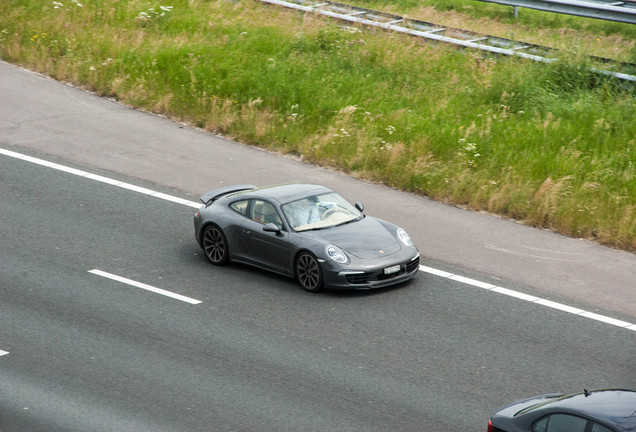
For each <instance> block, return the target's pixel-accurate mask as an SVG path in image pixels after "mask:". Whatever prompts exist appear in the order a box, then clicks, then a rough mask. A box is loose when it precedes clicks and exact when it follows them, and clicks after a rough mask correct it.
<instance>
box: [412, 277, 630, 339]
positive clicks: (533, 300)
mask: <svg viewBox="0 0 636 432" xmlns="http://www.w3.org/2000/svg"><path fill="white" fill-rule="evenodd" d="M420 271H422V272H424V273H430V274H432V275H435V276H439V277H443V278H446V279H450V280H454V281H457V282H461V283H464V284H467V285H471V286H475V287H477V288H483V289H485V290H488V291H492V292H496V293H499V294H504V295H507V296H509V297H514V298H516V299H519V300H524V301H527V302H530V303H535V304H538V305H541V306H545V307H549V308H551V309H556V310H560V311H563V312H567V313H570V314H573V315H578V316H581V317H584V318H589V319H593V320H596V321H600V322H602V323H605V324H610V325H613V326H616V327H621V328H625V329H627V330H632V331H636V324H632V323H629V322H627V321H622V320H618V319H616V318H611V317H608V316H605V315H599V314H596V313H593V312H588V311H586V310H583V309H579V308H576V307H573V306H568V305H564V304H562V303H557V302H554V301H552V300H547V299H542V298H539V297H535V296H532V295H529V294H525V293H522V292H519V291H514V290H511V289H508V288H503V287H499V286H496V285H491V284H489V283H486V282H481V281H478V280H475V279H471V278H467V277H464V276H459V275H455V274H452V273H448V272H445V271H443V270H438V269H435V268H432V267H427V266H424V265H420Z"/></svg>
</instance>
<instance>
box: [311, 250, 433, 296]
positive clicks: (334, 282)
mask: <svg viewBox="0 0 636 432" xmlns="http://www.w3.org/2000/svg"><path fill="white" fill-rule="evenodd" d="M322 264H323V268H322V270H323V277H324V280H325V286H327V287H329V288H338V289H354V290H357V289H359V290H364V289H375V288H383V287H387V286H390V285H395V284H399V283H402V282H406V281H408V280H410V279H412V278H413V277H415V275H416V274H417V272H418V270H419V268H420V254H419V252H416V253H415V256H411V257H409V258H408V259H406V260H401V261H393V262H385V263H382V265H376V266H369V267H360V268H351V269H342V268H340V269H334V268H325V267H326V266H325V263H324V262H323V263H322ZM398 266H399V270H398V271H396V272H393V273H389V274H386V273H385V269H387V268H391V267H398Z"/></svg>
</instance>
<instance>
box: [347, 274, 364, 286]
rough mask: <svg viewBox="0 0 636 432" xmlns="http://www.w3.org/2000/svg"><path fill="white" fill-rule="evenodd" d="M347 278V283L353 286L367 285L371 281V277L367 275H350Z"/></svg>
mask: <svg viewBox="0 0 636 432" xmlns="http://www.w3.org/2000/svg"><path fill="white" fill-rule="evenodd" d="M345 278H346V279H347V282H348V283H350V284H351V285H360V284H365V283H367V282H368V281H369V275H368V274H366V273H360V274H348V275H346V276H345Z"/></svg>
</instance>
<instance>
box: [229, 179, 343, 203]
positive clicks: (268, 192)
mask: <svg viewBox="0 0 636 432" xmlns="http://www.w3.org/2000/svg"><path fill="white" fill-rule="evenodd" d="M328 192H333V191H332V190H331V189H329V188H327V187H325V186H320V185H316V184H307V183H291V184H283V185H274V186H265V187H261V188H256V189H251V190H248V191H244V192H239V193H236V194H233V195H231V196H232V197H236V196H240V195H245V196H261V197H266V198H270V199H271V200H275V201H278V202H279V203H281V204H284V203H288V202H291V201H295V200H297V199H301V198H304V197H306V196H310V195H316V194H322V193H328Z"/></svg>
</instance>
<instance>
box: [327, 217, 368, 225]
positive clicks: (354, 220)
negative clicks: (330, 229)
mask: <svg viewBox="0 0 636 432" xmlns="http://www.w3.org/2000/svg"><path fill="white" fill-rule="evenodd" d="M363 217H364V215H362V216H358V217H357V218H355V219H349V220H348V221H344V222H340V223H339V224H337V225H333V226H334V227H339V226H342V225H346V224H348V223H351V222H357V221H359V220H361V219H362V218H363Z"/></svg>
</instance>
